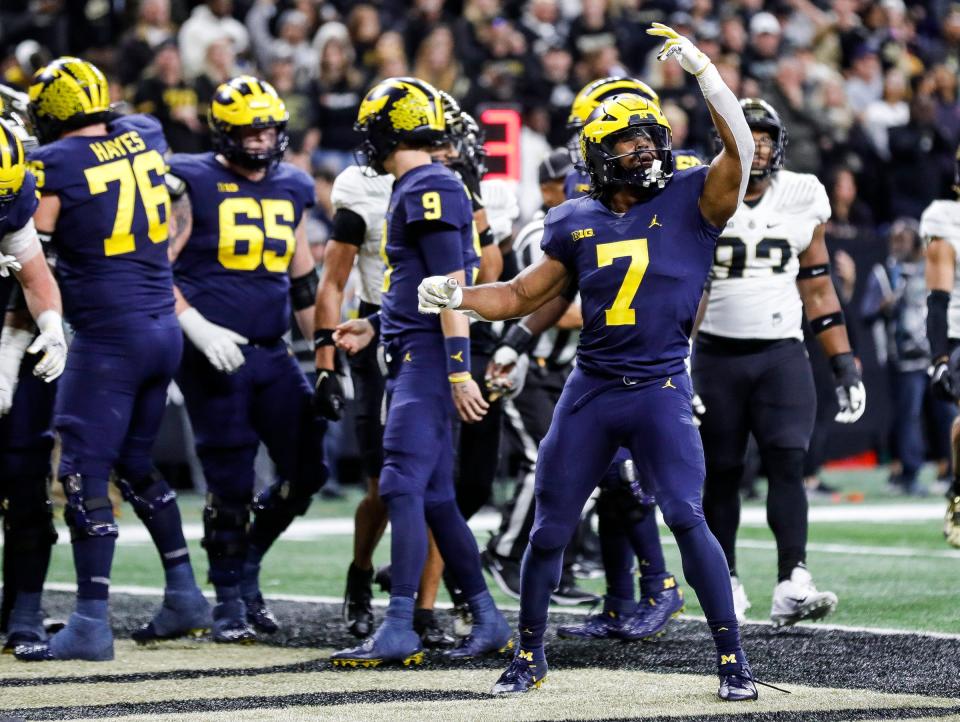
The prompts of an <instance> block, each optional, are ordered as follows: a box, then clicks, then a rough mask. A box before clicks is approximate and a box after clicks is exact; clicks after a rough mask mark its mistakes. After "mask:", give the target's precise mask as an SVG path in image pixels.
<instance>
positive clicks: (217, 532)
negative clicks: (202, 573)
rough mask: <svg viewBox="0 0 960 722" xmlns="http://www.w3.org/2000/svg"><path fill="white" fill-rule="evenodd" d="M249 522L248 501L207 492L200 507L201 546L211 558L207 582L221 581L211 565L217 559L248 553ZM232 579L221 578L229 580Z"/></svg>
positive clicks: (242, 555)
mask: <svg viewBox="0 0 960 722" xmlns="http://www.w3.org/2000/svg"><path fill="white" fill-rule="evenodd" d="M249 522H250V500H249V498H247V499H242V498H236V499H226V498H223V497H220V496H217V495H216V494H207V504H206V506H205V507H204V508H203V541H202V542H201V546H202V547H203V548H204V549H206V550H207V554H208V555H209V557H210V561H211V568H210V581H211V582H213V583H214V584H218V583H221V581H220V579H219V578H218V576H217V570H216V569H215V568H214V567H215V564H216V562H219V561H225V560H230V559H234V560H236V559H243V558H244V557H245V555H246V552H247V531H248V527H249ZM231 581H233V580H232V579H228V580H224V582H223V583H229V582H231Z"/></svg>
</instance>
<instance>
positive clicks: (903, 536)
mask: <svg viewBox="0 0 960 722" xmlns="http://www.w3.org/2000/svg"><path fill="white" fill-rule="evenodd" d="M885 478H886V477H885V472H883V471H882V470H877V471H865V472H864V471H858V472H827V473H826V474H825V475H824V479H825V480H826V481H828V482H829V483H830V484H831V485H835V486H838V487H839V488H840V489H841V490H842V492H843V496H845V495H847V494H850V493H862V494H863V497H864V499H863V501H862V502H858V503H852V502H847V501H841V502H839V503H837V502H834V501H831V500H829V499H815V500H813V501H812V506H813V507H815V508H820V507H831V508H836V509H839V510H840V511H841V512H842V511H844V510H846V509H850V510H856V509H859V508H861V507H863V506H864V505H873V504H887V505H902V507H903V508H904V509H905V510H908V509H909V508H910V507H915V506H917V505H925V506H928V507H929V506H930V505H937V504H940V501H941V500H940V498H939V497H928V498H924V499H914V498H905V497H895V496H892V495H890V494H889V493H888V492H887V491H886V490H885V488H884V483H885ZM357 494H358V492H353V493H351V494H350V495H349V496H348V498H347V499H344V500H336V501H322V500H318V501H316V502H315V503H314V504H313V506H312V507H311V510H310V512H309V514H308V515H307V517H306V519H307V520H322V519H329V520H332V519H341V520H344V521H346V520H347V519H349V518H350V517H352V513H353V508H354V506H355V504H356V500H357V498H358V497H357ZM201 505H202V500H201V499H200V497H198V496H195V495H189V494H188V495H183V496H182V497H181V508H182V510H183V514H184V521H185V523H187V524H198V523H199V522H200V508H201ZM750 508H754V509H762V504H761V503H759V502H751V503H748V504H747V505H746V506H745V509H750ZM120 524H121V535H120V543H119V545H118V547H117V555H116V561H115V565H114V571H113V574H112V581H113V584H114V585H139V586H147V587H157V586H160V584H161V577H160V565H159V562H158V560H157V558H156V554H155V552H154V551H153V548H152V547H151V546H150V545H149V544H144V543H140V544H130V543H128V544H125V543H124V533H123V530H124V529H125V528H126V529H129V528H131V525H138V524H139V522H138V521H137V520H136V519H135V518H134V517H133V515H132V514H131V513H129V511H127V512H126V513H125V514H124V515H123V518H122V519H121V520H120ZM342 526H343V527H344V531H343V532H342V533H336V534H324V535H322V536H316V537H315V538H312V539H309V540H303V541H283V540H282V539H281V541H280V542H279V543H278V544H277V546H276V547H275V548H274V550H273V551H271V553H270V555H269V556H268V557H267V560H266V562H265V564H264V571H263V577H262V581H263V590H264V592H265V594H266V595H268V596H269V595H270V594H293V595H310V596H323V597H338V596H340V595H342V593H343V584H344V574H345V570H346V567H347V564H348V563H349V560H350V556H351V545H352V540H351V536H350V534H349V533H348V531H347V529H348V528H349V525H347V524H344V525H342ZM663 535H664V540H665V553H666V556H667V561H668V564H669V567H670V569H671V570H672V571H674V572H675V573H677V574H678V575H680V574H681V573H682V570H681V567H680V561H679V554H678V553H677V549H676V547H675V546H674V545H673V544H672V541H671V540H670V538H669V531H668V530H667V529H666V528H665V527H664V528H663ZM486 536H487V533H486V532H479V533H478V539H480V541H483V540H485V539H486ZM66 539H67V535H66V533H65V532H64V533H63V534H61V540H64V541H65V540H66ZM385 541H386V540H385ZM741 541H742V542H743V544H741V546H740V549H739V550H738V571H739V573H740V576H741V579H742V581H743V583H744V585H745V586H746V589H747V593H748V596H749V597H750V600H751V602H752V604H753V607H752V609H751V610H750V612H749V613H748V619H751V620H757V621H762V620H765V619H767V615H768V614H769V608H770V601H771V596H772V591H773V585H774V582H775V574H776V552H775V549H774V547H773V536H772V534H771V533H770V531H769V529H767V528H766V526H745V527H744V528H743V529H742V531H741ZM190 548H191V551H192V553H193V558H194V560H195V565H196V568H197V570H198V572H199V573H200V574H203V573H205V569H206V561H205V555H204V553H203V550H202V549H201V548H200V546H199V542H197V541H191V542H190ZM388 557H389V546H388V544H386V543H381V545H380V547H379V549H378V551H377V563H386V562H387V561H388ZM808 561H809V566H810V568H811V570H812V571H813V573H814V578H815V580H816V581H817V583H818V584H819V586H820V587H821V588H824V589H831V590H833V591H835V592H836V593H837V595H838V596H839V598H840V605H839V608H838V610H837V612H836V614H835V615H833V616H832V617H831V618H830V622H832V623H836V624H843V625H851V626H861V627H888V628H895V629H904V630H922V631H936V632H953V633H960V615H958V614H957V607H956V604H957V596H956V589H955V586H954V585H952V584H949V583H947V580H951V579H956V575H957V569H958V567H960V551H956V550H950V548H949V547H948V546H947V545H946V544H945V543H944V541H943V537H942V535H941V531H940V521H939V520H929V521H913V522H896V521H890V520H887V519H884V520H883V521H872V522H871V521H868V520H857V521H838V522H822V523H812V524H811V526H810V553H809V559H808ZM49 579H50V581H51V582H73V581H74V575H73V569H72V559H71V557H70V547H69V544H66V543H60V544H58V545H57V547H56V548H55V550H54V556H53V563H52V566H51V570H50V576H49ZM583 585H584V586H586V587H587V588H590V589H592V590H594V591H597V592H602V591H603V583H602V580H585V581H583ZM491 586H492V587H493V588H494V589H495V586H494V585H493V584H492V582H491ZM380 596H381V597H383V595H380ZM496 596H497V598H498V601H501V602H507V603H510V604H515V602H513V601H512V600H508V599H507V598H506V597H503V596H501V595H500V594H499V590H496ZM441 599H442V600H444V599H445V596H444V595H443V593H442V592H441ZM687 600H688V606H687V612H688V613H689V614H695V615H696V614H699V613H700V610H699V607H698V606H697V603H696V598H695V596H694V595H693V594H692V591H688V593H687Z"/></svg>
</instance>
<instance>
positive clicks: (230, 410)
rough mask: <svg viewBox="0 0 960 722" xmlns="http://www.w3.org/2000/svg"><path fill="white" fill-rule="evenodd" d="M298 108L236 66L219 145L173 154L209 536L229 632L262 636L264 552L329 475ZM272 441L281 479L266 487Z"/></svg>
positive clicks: (188, 354)
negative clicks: (317, 377) (307, 360)
mask: <svg viewBox="0 0 960 722" xmlns="http://www.w3.org/2000/svg"><path fill="white" fill-rule="evenodd" d="M288 118H289V115H288V114H287V110H286V108H285V107H284V104H283V101H282V100H281V99H280V97H279V96H278V95H277V92H276V90H274V88H273V87H272V86H271V85H270V84H269V83H266V82H264V81H262V80H258V79H257V78H254V77H251V76H249V75H242V76H239V77H236V78H233V79H232V80H230V81H228V82H226V83H224V84H223V85H221V86H220V87H219V88H217V91H216V93H215V94H214V97H213V101H212V102H211V106H210V129H211V136H212V138H213V143H214V148H215V150H214V151H213V152H209V153H200V154H193V155H174V156H171V157H170V159H169V165H170V174H169V177H168V178H169V179H170V182H171V183H172V184H173V185H179V186H182V190H181V191H177V192H180V193H182V195H180V197H179V198H178V199H177V201H176V206H175V209H174V217H175V219H176V222H177V228H176V231H175V236H174V237H173V242H172V247H171V256H172V257H173V258H174V259H175V260H174V276H175V282H176V295H177V314H178V319H179V321H180V326H181V327H182V328H183V332H184V334H185V335H186V337H187V339H188V340H189V342H190V343H188V344H186V345H185V348H184V354H183V363H182V365H181V369H180V373H179V374H178V376H177V380H178V383H179V385H180V388H181V390H182V391H183V395H184V399H185V400H186V404H187V411H188V412H189V414H190V420H191V423H192V425H193V430H194V434H195V436H196V443H197V453H198V455H199V457H200V462H201V463H202V465H203V471H204V476H205V477H206V480H207V487H208V490H209V493H208V495H207V505H206V507H205V509H204V515H203V520H204V538H203V546H204V548H206V550H207V555H208V557H209V560H210V573H209V577H210V582H211V583H212V584H213V585H214V587H215V589H216V593H217V605H216V607H215V608H214V610H213V637H214V640H216V641H218V642H246V641H251V640H253V639H254V637H255V633H254V630H253V628H252V627H251V624H252V625H253V627H256V629H258V630H259V631H262V632H266V633H273V632H275V631H277V623H276V620H275V619H274V617H273V615H272V614H271V612H270V610H269V608H268V607H267V606H266V605H265V603H264V601H263V596H262V595H261V593H260V585H259V572H260V561H261V559H262V558H263V556H264V554H266V552H267V550H268V549H269V548H270V546H271V545H272V544H273V542H274V541H275V540H276V539H277V537H278V536H279V535H280V534H281V533H282V532H283V531H284V530H285V529H286V528H287V527H288V526H289V525H290V523H291V522H292V521H293V518H294V517H295V516H298V515H300V514H303V513H305V512H306V510H307V507H308V506H309V504H310V501H311V499H312V497H313V495H314V494H315V493H316V492H317V491H318V490H319V489H320V487H321V486H323V483H324V482H325V481H326V468H325V467H324V464H323V433H324V430H325V422H323V421H320V420H319V419H318V418H317V416H316V414H315V413H314V411H313V407H312V404H311V398H312V392H311V389H310V385H309V383H308V382H307V379H306V377H305V376H304V374H303V372H302V371H301V370H300V368H299V366H298V364H297V362H296V360H295V359H294V357H293V355H292V354H291V353H290V350H289V348H288V347H287V344H286V342H285V341H284V339H283V335H284V334H285V333H286V332H287V331H288V330H289V321H288V319H289V318H290V308H291V306H292V308H293V311H294V314H295V315H296V319H297V323H298V325H299V326H300V330H301V332H302V333H303V336H304V338H311V337H312V336H313V313H314V299H315V297H316V292H317V275H316V270H315V268H314V263H313V257H312V255H311V253H310V248H309V246H308V244H307V239H306V220H305V217H304V211H305V210H306V209H308V208H309V207H310V206H312V205H314V202H315V197H314V185H313V181H312V179H311V178H310V177H309V176H308V175H307V174H306V173H304V172H303V171H301V170H299V169H297V168H296V167H294V166H292V165H290V164H289V163H282V162H281V158H282V157H283V152H284V150H285V149H286V147H287V142H288V139H287V134H286V125H287V120H288ZM261 441H262V442H263V443H264V444H266V446H267V449H268V451H269V452H270V456H271V458H272V459H273V461H274V463H275V464H276V467H277V472H278V478H277V480H276V481H275V482H274V483H273V485H272V486H270V487H269V488H267V489H265V490H264V491H262V492H261V493H260V494H258V495H257V496H256V498H254V497H253V492H254V481H255V475H254V467H253V464H254V458H255V457H256V455H257V448H258V446H259V444H260V442H261ZM251 508H252V510H253V513H254V521H253V524H250V511H251Z"/></svg>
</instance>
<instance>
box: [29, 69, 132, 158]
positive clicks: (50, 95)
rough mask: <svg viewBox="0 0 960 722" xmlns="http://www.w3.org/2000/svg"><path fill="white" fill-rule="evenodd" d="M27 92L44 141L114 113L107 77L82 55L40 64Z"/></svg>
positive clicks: (102, 119)
mask: <svg viewBox="0 0 960 722" xmlns="http://www.w3.org/2000/svg"><path fill="white" fill-rule="evenodd" d="M28 95H29V97H30V115H31V118H32V119H33V126H34V128H35V129H36V131H37V135H38V136H39V137H40V141H41V142H43V143H49V142H51V141H54V140H56V139H57V138H59V137H60V135H61V134H63V133H64V132H65V131H68V130H73V129H75V128H82V127H83V126H85V125H92V124H94V123H102V122H104V121H108V120H110V119H111V118H112V117H113V113H112V111H111V110H110V88H109V86H108V85H107V79H106V77H105V76H104V74H103V73H101V72H100V69H99V68H97V66H96V65H94V64H93V63H89V62H87V61H86V60H81V59H80V58H72V57H62V58H57V59H56V60H54V61H53V62H52V63H50V64H49V65H47V66H45V67H42V68H40V70H38V71H37V72H36V73H35V74H34V76H33V80H32V81H31V83H30V88H29V91H28Z"/></svg>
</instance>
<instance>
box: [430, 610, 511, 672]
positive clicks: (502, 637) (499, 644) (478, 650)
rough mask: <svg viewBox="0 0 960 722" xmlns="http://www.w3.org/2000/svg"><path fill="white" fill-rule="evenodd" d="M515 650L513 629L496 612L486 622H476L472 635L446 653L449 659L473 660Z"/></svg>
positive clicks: (471, 631)
mask: <svg viewBox="0 0 960 722" xmlns="http://www.w3.org/2000/svg"><path fill="white" fill-rule="evenodd" d="M511 649H513V629H512V628H511V627H510V625H509V624H508V623H507V620H506V619H505V618H504V616H503V615H502V614H501V613H500V612H499V611H496V612H495V614H493V615H491V617H490V618H488V619H485V620H484V621H482V622H481V621H479V620H476V619H475V620H474V622H473V628H472V629H471V630H470V634H468V635H467V636H466V637H464V638H463V640H462V641H461V642H460V644H459V645H457V647H455V648H454V649H451V650H450V651H449V652H446V653H444V656H445V657H446V658H447V659H453V660H459V659H471V658H473V657H482V656H483V655H485V654H493V653H498V654H504V653H506V652H509V651H510V650H511Z"/></svg>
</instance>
